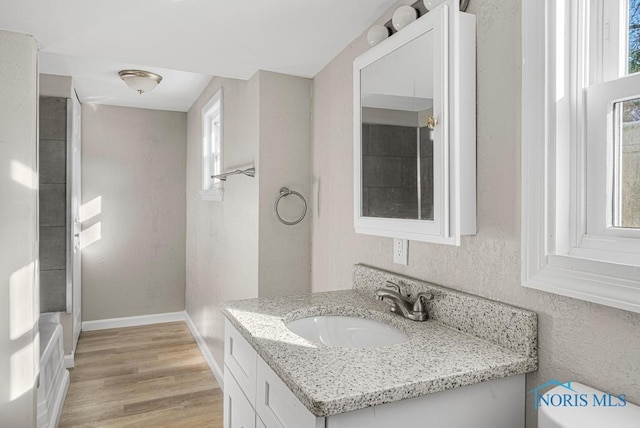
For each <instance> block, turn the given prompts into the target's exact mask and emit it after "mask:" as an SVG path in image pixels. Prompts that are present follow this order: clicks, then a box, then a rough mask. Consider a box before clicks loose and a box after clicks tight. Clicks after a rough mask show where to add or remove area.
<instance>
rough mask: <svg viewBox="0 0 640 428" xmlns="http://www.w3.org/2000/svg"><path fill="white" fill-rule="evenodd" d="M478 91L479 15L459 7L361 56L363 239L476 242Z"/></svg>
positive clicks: (358, 167) (357, 120)
mask: <svg viewBox="0 0 640 428" xmlns="http://www.w3.org/2000/svg"><path fill="white" fill-rule="evenodd" d="M475 93H476V88H475V16H473V15H470V14H467V13H463V12H460V11H459V10H458V7H457V1H456V0H449V1H447V2H445V3H443V4H442V5H441V6H439V7H437V8H436V9H434V10H432V11H430V12H428V13H426V14H424V15H423V16H421V17H420V18H419V19H417V20H416V21H414V22H413V23H411V24H409V25H407V26H406V27H405V28H403V29H401V30H400V31H398V32H397V33H395V34H394V35H392V36H390V37H389V38H388V39H386V40H384V41H382V42H381V43H380V44H378V45H376V46H374V47H372V48H371V49H369V50H368V51H367V52H365V53H364V54H362V55H361V56H360V57H358V58H356V60H355V61H354V172H355V175H354V184H355V189H354V190H355V192H354V195H355V200H354V207H355V221H354V225H355V229H356V232H358V233H363V234H370V235H379V236H388V237H395V238H404V239H410V240H416V241H426V242H435V243H441V244H450V245H460V236H461V235H469V234H475V230H476V141H475V140H476V139H475V124H476V118H475V112H476V110H475Z"/></svg>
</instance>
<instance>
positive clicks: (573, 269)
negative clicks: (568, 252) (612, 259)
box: [522, 255, 640, 313]
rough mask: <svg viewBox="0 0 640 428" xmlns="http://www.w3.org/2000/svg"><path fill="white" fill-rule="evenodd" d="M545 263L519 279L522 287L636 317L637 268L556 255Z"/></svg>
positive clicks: (639, 304) (639, 297)
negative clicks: (586, 302)
mask: <svg viewBox="0 0 640 428" xmlns="http://www.w3.org/2000/svg"><path fill="white" fill-rule="evenodd" d="M547 261H548V264H546V266H544V267H543V268H542V269H540V270H539V271H537V272H532V273H533V275H531V276H529V277H528V278H526V277H523V278H522V284H523V285H524V286H525V287H529V288H535V289H537V290H542V291H547V292H551V293H554V294H560V295H563V296H568V297H573V298H575V299H580V300H586V301H588V302H593V303H598V304H601V305H606V306H611V307H614V308H618V309H624V310H627V311H631V312H639V313H640V280H639V279H638V271H637V268H635V267H633V266H624V265H619V264H615V263H607V262H599V261H595V260H585V259H578V258H575V257H569V256H557V255H549V256H548V259H547ZM523 274H524V272H523ZM524 275H526V274H524ZM524 275H523V276H524Z"/></svg>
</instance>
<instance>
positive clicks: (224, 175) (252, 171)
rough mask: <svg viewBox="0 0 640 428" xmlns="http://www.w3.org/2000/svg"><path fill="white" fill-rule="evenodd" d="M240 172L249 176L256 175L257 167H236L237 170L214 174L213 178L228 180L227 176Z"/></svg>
mask: <svg viewBox="0 0 640 428" xmlns="http://www.w3.org/2000/svg"><path fill="white" fill-rule="evenodd" d="M238 174H244V175H246V176H247V177H255V176H256V169H255V168H247V169H236V170H235V171H229V172H225V173H222V174H216V175H212V176H211V178H217V179H218V180H221V181H227V177H229V176H230V175H238Z"/></svg>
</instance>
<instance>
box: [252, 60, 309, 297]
mask: <svg viewBox="0 0 640 428" xmlns="http://www.w3.org/2000/svg"><path fill="white" fill-rule="evenodd" d="M258 75H259V77H260V121H259V122H260V141H259V151H260V158H259V171H260V174H259V176H258V178H259V180H260V239H259V246H260V256H259V257H260V259H259V264H260V267H259V274H260V279H259V281H260V291H259V294H260V296H274V295H287V294H295V293H304V292H309V291H310V290H311V211H310V210H309V211H308V212H307V216H306V217H305V218H304V219H303V220H302V222H301V223H299V224H297V225H294V226H286V225H284V224H282V223H280V222H279V221H278V219H277V217H276V215H275V212H274V209H273V204H274V202H275V200H276V198H277V197H278V196H279V194H280V193H279V192H280V188H281V187H283V186H286V187H288V188H290V189H291V190H295V191H297V192H299V193H300V194H302V195H303V196H304V198H305V199H306V200H307V203H309V202H310V201H311V174H310V173H309V172H310V170H311V87H312V81H311V79H304V78H301V77H294V76H287V75H284V74H278V73H270V72H267V71H260V72H259V73H258ZM278 207H279V208H278V210H279V212H280V213H281V216H282V217H283V218H284V219H285V220H288V221H291V220H295V219H296V218H298V217H299V215H300V213H301V211H302V207H303V204H302V202H301V201H300V200H299V199H298V198H296V197H295V196H293V195H291V196H287V197H285V198H283V199H281V201H280V203H279V204H278Z"/></svg>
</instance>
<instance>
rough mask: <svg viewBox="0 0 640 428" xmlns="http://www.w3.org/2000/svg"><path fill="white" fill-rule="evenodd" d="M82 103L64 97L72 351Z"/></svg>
mask: <svg viewBox="0 0 640 428" xmlns="http://www.w3.org/2000/svg"><path fill="white" fill-rule="evenodd" d="M80 115H81V107H80V102H79V101H78V98H77V97H76V96H74V97H73V98H72V99H69V100H68V101H67V130H68V131H67V132H68V137H69V138H68V142H69V150H68V152H67V154H68V163H67V165H68V166H67V168H68V171H67V178H68V180H67V183H68V184H67V186H68V187H67V192H68V193H67V194H68V195H69V203H70V210H69V214H70V215H69V218H68V220H67V221H68V223H67V224H68V228H67V230H69V231H70V243H71V245H69V251H68V258H69V264H68V268H69V269H68V272H69V275H70V277H71V280H70V281H69V282H68V289H67V313H70V314H72V317H73V350H74V352H75V348H76V344H77V343H78V337H79V336H80V330H81V327H82V259H81V251H82V249H81V245H80V237H81V233H80V232H81V218H80V203H81V178H82V174H81V172H82V171H81V160H82V156H81V153H82V152H81V117H80Z"/></svg>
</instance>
